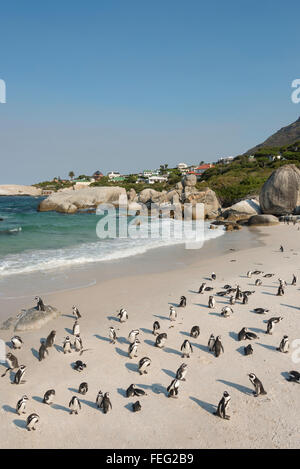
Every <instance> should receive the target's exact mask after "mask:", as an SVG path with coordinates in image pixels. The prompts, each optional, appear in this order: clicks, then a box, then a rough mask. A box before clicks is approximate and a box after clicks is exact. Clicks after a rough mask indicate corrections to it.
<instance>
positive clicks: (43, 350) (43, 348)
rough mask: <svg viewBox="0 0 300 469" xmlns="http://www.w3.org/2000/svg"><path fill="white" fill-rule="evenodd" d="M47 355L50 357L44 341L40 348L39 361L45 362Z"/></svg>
mask: <svg viewBox="0 0 300 469" xmlns="http://www.w3.org/2000/svg"><path fill="white" fill-rule="evenodd" d="M46 355H49V352H48V350H47V348H46V345H45V342H44V341H43V342H42V343H41V346H40V348H39V361H40V362H41V361H42V360H44V359H45V358H46Z"/></svg>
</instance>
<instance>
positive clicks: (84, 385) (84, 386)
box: [78, 382, 89, 396]
mask: <svg viewBox="0 0 300 469" xmlns="http://www.w3.org/2000/svg"><path fill="white" fill-rule="evenodd" d="M88 390H89V387H88V384H87V383H85V382H84V383H80V385H79V389H78V392H79V394H82V395H83V396H84V395H85V394H86V393H87V392H88Z"/></svg>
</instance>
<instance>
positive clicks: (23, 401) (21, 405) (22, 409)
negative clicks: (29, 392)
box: [16, 395, 29, 415]
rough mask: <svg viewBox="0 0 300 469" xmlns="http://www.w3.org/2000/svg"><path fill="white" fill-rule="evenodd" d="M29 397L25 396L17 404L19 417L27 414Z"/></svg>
mask: <svg viewBox="0 0 300 469" xmlns="http://www.w3.org/2000/svg"><path fill="white" fill-rule="evenodd" d="M28 400H29V399H28V397H27V396H26V395H25V396H23V397H22V398H21V399H20V400H19V401H18V402H17V405H16V412H17V414H18V415H21V414H26V410H25V409H26V404H27V402H28Z"/></svg>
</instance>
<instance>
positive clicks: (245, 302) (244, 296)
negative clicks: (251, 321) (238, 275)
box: [243, 293, 249, 305]
mask: <svg viewBox="0 0 300 469" xmlns="http://www.w3.org/2000/svg"><path fill="white" fill-rule="evenodd" d="M248 301H249V298H248V295H247V294H246V293H244V294H243V305H247V304H248Z"/></svg>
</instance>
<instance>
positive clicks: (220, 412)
mask: <svg viewBox="0 0 300 469" xmlns="http://www.w3.org/2000/svg"><path fill="white" fill-rule="evenodd" d="M230 400H231V397H230V395H229V394H228V392H227V391H224V393H223V396H222V399H221V400H220V402H219V404H218V408H217V410H216V412H214V415H217V416H218V417H220V418H221V419H226V420H229V419H230V416H229V415H226V410H227V409H228V407H229V403H230Z"/></svg>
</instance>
